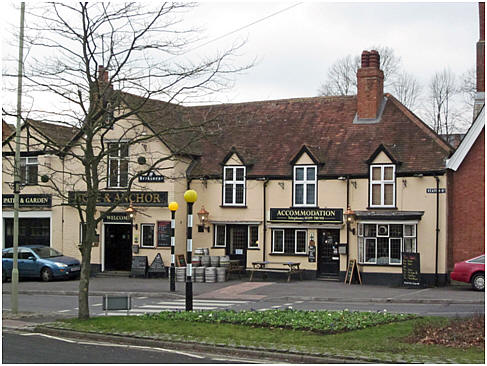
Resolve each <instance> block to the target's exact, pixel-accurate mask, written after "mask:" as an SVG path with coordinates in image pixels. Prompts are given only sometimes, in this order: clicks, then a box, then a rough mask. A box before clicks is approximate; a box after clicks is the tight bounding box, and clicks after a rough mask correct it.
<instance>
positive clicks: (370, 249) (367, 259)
mask: <svg viewBox="0 0 487 366" xmlns="http://www.w3.org/2000/svg"><path fill="white" fill-rule="evenodd" d="M402 252H412V253H415V252H416V224H415V223H414V224H410V223H409V224H406V223H401V224H399V223H394V224H382V223H359V224H358V260H359V263H362V264H378V265H400V264H401V263H402V254H401V253H402Z"/></svg>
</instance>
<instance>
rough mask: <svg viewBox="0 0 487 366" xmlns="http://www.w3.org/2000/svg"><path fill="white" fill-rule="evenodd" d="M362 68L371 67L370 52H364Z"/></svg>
mask: <svg viewBox="0 0 487 366" xmlns="http://www.w3.org/2000/svg"><path fill="white" fill-rule="evenodd" d="M362 67H369V51H363V52H362Z"/></svg>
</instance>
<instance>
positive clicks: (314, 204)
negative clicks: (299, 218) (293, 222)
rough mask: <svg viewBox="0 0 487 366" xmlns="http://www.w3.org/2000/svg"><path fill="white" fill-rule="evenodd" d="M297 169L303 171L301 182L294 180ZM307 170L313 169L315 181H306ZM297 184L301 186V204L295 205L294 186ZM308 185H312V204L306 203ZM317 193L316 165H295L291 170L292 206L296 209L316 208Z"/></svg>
mask: <svg viewBox="0 0 487 366" xmlns="http://www.w3.org/2000/svg"><path fill="white" fill-rule="evenodd" d="M297 169H304V174H303V180H297V179H296V170H297ZM308 169H314V171H315V174H314V176H315V179H314V180H308ZM298 184H302V185H303V203H296V186H297V185H298ZM308 184H314V186H315V189H314V202H313V203H306V202H307V194H308V193H307V192H308V189H307V188H308ZM317 192H318V169H317V166H316V165H295V166H294V170H293V206H296V207H316V205H317V203H316V202H317V199H318V197H317Z"/></svg>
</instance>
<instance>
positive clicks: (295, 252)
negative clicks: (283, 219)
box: [294, 230, 308, 254]
mask: <svg viewBox="0 0 487 366" xmlns="http://www.w3.org/2000/svg"><path fill="white" fill-rule="evenodd" d="M298 232H304V251H303V252H298ZM307 242H308V231H307V230H295V231H294V254H306V249H307V245H306V243H307Z"/></svg>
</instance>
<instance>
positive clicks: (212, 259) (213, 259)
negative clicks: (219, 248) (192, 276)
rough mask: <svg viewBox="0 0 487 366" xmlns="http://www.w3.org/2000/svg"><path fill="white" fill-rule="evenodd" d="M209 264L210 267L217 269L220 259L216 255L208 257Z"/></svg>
mask: <svg viewBox="0 0 487 366" xmlns="http://www.w3.org/2000/svg"><path fill="white" fill-rule="evenodd" d="M210 263H211V266H212V267H219V266H220V257H219V256H217V255H212V256H211V257H210Z"/></svg>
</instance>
